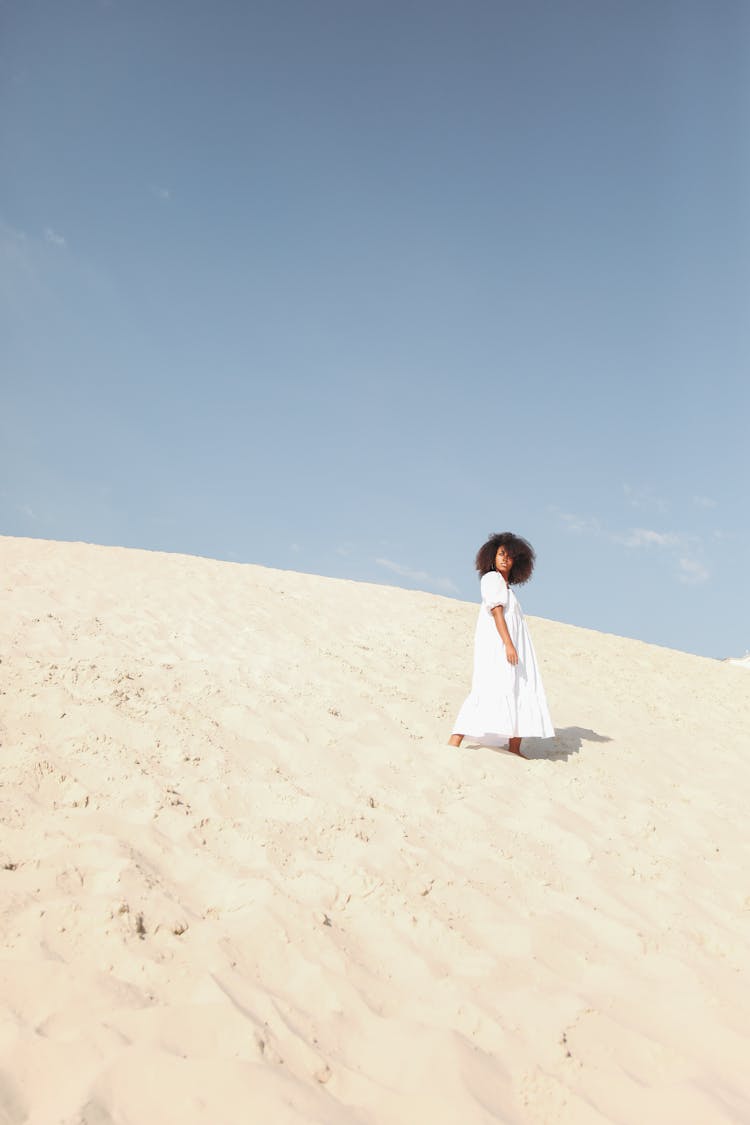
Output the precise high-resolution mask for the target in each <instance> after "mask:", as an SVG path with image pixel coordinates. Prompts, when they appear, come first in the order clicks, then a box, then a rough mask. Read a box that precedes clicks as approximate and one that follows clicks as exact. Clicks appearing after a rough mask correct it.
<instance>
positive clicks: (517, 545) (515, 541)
mask: <svg viewBox="0 0 750 1125" xmlns="http://www.w3.org/2000/svg"><path fill="white" fill-rule="evenodd" d="M500 547H505V550H506V551H507V552H508V554H509V555H510V557H511V558H512V559H513V566H512V567H511V571H510V574H509V575H508V585H509V586H521V585H523V583H524V582H528V580H529V579H530V578H531V572H532V571H533V569H534V560H535V558H536V555H535V554H534V548H533V547H532V546H531V543H527V542H526V540H525V539H521V537H520V536H519V535H514V534H513V532H512V531H502V532H500V534H499V535H491V536H490V537H489V539H488V540H487V542H486V543H483V544H482V546H481V547H480V548H479V550H478V551H477V557H476V560H475V563H474V565H475V566H476V568H477V572H478V574H479V577H480V578H482V577H484V575H485V574H489V573H490V572H491V571H493V570H494V569H495V555H496V554H497V552H498V549H499V548H500Z"/></svg>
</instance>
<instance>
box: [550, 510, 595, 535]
mask: <svg viewBox="0 0 750 1125" xmlns="http://www.w3.org/2000/svg"><path fill="white" fill-rule="evenodd" d="M555 514H556V515H557V518H558V519H559V520H560V521H561V522H562V523H564V524H565V527H566V528H567V529H568V531H574V532H576V533H578V534H580V533H588V534H590V535H599V534H601V530H602V529H601V525H600V523H599V520H598V519H596V517H595V516H579V515H576V514H575V513H574V512H560V511H557V512H556V513H555Z"/></svg>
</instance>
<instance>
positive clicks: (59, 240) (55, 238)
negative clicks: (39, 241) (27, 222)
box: [44, 227, 68, 246]
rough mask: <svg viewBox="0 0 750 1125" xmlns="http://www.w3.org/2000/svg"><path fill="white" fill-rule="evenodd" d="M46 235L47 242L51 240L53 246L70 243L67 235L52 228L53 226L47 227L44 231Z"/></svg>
mask: <svg viewBox="0 0 750 1125" xmlns="http://www.w3.org/2000/svg"><path fill="white" fill-rule="evenodd" d="M44 237H45V239H46V240H47V242H51V243H52V245H53V246H67V245H68V241H67V239H66V238H65V235H62V234H58V233H57V231H56V230H53V229H52V227H46V229H45V231H44Z"/></svg>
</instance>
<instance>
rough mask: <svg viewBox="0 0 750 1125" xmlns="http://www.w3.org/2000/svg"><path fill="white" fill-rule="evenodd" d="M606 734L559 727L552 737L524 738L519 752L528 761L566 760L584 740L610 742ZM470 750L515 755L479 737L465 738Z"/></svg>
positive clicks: (511, 756)
mask: <svg viewBox="0 0 750 1125" xmlns="http://www.w3.org/2000/svg"><path fill="white" fill-rule="evenodd" d="M611 741H612V739H611V738H610V737H609V735H608V734H597V732H596V731H595V730H587V729H586V727H560V728H559V729H557V730H556V731H555V737H554V738H524V740H523V742H522V743H521V753H522V754H523V756H524V758H528V760H529V761H531V762H533V761H541V760H543V759H546V760H547V761H550V762H566V761H567V760H568V758H571V757H572V756H573V754H577V753H578V751H579V750H581V749H582V748H583V744H584V742H611ZM467 743H468V744H469V746H470V748H471V749H472V750H474V749H477V750H478V749H479V748H480V747H481V748H482V749H486V750H493V751H494V752H495V753H496V754H505V755H507V756H508V757H509V758H513V757H515V754H511V753H510V752H509V751H508V750H507V749H506V748H505V747H504V746H489V745H487V744H486V743H484V742H481V741H480V740H479V739H471V740H468V739H467Z"/></svg>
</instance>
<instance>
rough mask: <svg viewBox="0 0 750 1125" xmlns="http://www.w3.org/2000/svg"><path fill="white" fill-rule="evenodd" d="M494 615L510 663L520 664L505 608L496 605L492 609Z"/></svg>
mask: <svg viewBox="0 0 750 1125" xmlns="http://www.w3.org/2000/svg"><path fill="white" fill-rule="evenodd" d="M492 616H493V617H494V619H495V624H496V625H497V631H498V633H499V634H500V639H501V641H502V642H503V644H504V645H505V655H506V657H507V658H508V663H509V664H518V653H517V652H516V646H515V645H514V644H513V641H512V640H511V639H510V633H509V632H508V626H507V624H506V622H505V612H504V610H503V607H502V606H501V605H496V606H495V608H494V609H493V611H492Z"/></svg>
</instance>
